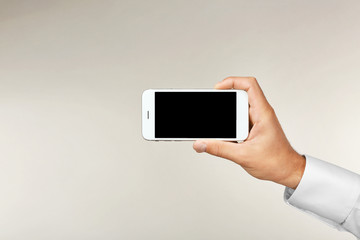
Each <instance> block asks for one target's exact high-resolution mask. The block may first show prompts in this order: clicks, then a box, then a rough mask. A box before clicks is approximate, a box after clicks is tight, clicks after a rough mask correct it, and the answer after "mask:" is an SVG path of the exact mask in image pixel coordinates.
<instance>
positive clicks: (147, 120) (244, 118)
mask: <svg viewBox="0 0 360 240" xmlns="http://www.w3.org/2000/svg"><path fill="white" fill-rule="evenodd" d="M155 92H236V101H237V102H236V106H237V107H236V119H237V121H236V138H208V139H212V140H223V141H243V140H245V139H246V138H247V137H248V133H249V104H248V95H247V92H246V91H244V90H237V89H227V90H218V89H147V90H145V91H144V92H143V94H142V136H143V138H144V139H145V140H149V141H193V140H197V139H205V138H155Z"/></svg>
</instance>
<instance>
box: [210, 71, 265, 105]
mask: <svg viewBox="0 0 360 240" xmlns="http://www.w3.org/2000/svg"><path fill="white" fill-rule="evenodd" d="M215 88H216V89H232V88H234V89H240V90H245V91H246V92H247V93H248V97H249V105H250V107H254V108H261V109H265V108H267V107H269V106H270V104H269V103H268V101H267V100H266V98H265V95H264V93H263V91H262V90H261V87H260V85H259V83H258V82H257V80H256V78H254V77H228V78H225V79H224V80H222V81H221V82H219V83H217V84H216V85H215Z"/></svg>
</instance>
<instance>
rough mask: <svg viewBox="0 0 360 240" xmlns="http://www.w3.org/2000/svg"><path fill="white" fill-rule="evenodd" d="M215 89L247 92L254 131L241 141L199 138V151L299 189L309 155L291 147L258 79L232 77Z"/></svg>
mask: <svg viewBox="0 0 360 240" xmlns="http://www.w3.org/2000/svg"><path fill="white" fill-rule="evenodd" d="M215 88H216V89H241V90H245V91H247V93H248V97H249V105H250V108H249V115H250V124H251V130H250V133H249V136H248V138H247V139H246V140H245V141H244V142H241V143H237V142H226V141H218V140H197V141H195V142H194V144H193V148H194V149H195V151H197V152H198V153H201V152H207V153H209V154H211V155H214V156H218V157H221V158H225V159H228V160H231V161H233V162H235V163H237V164H239V165H240V166H241V167H243V168H244V169H245V171H246V172H248V173H249V174H250V175H251V176H253V177H255V178H258V179H261V180H269V181H273V182H275V183H278V184H282V185H284V186H287V187H289V188H292V189H296V187H297V186H298V184H299V182H300V180H301V178H302V175H303V173H304V169H305V162H306V161H305V157H304V156H302V155H300V154H299V153H297V152H296V151H295V150H294V149H293V148H292V147H291V145H290V143H289V141H288V140H287V138H286V136H285V134H284V131H283V130H282V128H281V125H280V123H279V120H278V119H277V117H276V114H275V111H274V109H273V108H272V107H271V105H270V104H269V102H268V101H267V100H266V98H265V95H264V93H263V91H262V90H261V88H260V85H259V84H258V82H257V80H256V79H255V78H254V77H228V78H226V79H224V80H222V81H221V82H219V83H217V84H216V85H215Z"/></svg>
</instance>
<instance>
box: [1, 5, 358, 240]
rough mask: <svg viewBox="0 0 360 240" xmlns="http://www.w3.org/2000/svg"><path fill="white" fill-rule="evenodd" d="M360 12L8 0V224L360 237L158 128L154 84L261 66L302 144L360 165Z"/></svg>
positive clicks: (52, 234)
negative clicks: (146, 123)
mask: <svg viewBox="0 0 360 240" xmlns="http://www.w3.org/2000/svg"><path fill="white" fill-rule="evenodd" d="M359 12H360V2H359V1H358V0H350V1H340V0H337V1H328V0H318V1H291V0H290V1H289V0H274V1H266V0H262V1H259V0H252V1H244V0H192V1H187V0H182V1H181V0H176V1H165V0H162V1H160V0H153V1H145V0H142V1H138V0H129V1H125V0H120V1H115V0H114V1H109V0H102V1H100V0H99V1H93V0H88V1H85V0H83V1H80V0H68V1H45V0H29V1H26V0H23V1H21V0H0V239H4V240H7V239H11V240H17V239H27V240H32V239H34V240H35V239H36V240H41V239H126V240H133V239H154V240H155V239H156V240H161V239H166V240H167V239H174V240H176V239H206V240H212V239H214V240H215V239H279V240H282V239H284V240H285V239H327V240H332V239H334V240H335V239H354V237H352V236H351V235H350V234H348V233H342V232H338V231H337V230H335V229H333V228H330V227H329V226H327V225H326V224H324V223H322V222H320V221H319V220H317V219H315V218H313V217H311V216H309V215H306V214H305V213H303V212H300V211H298V210H297V209H295V208H293V207H291V206H288V205H287V204H285V203H284V201H283V190H284V187H282V186H280V185H276V184H274V183H271V182H263V181H260V180H257V179H254V178H252V177H250V176H249V175H248V174H247V173H246V172H244V170H243V169H242V168H241V167H239V166H238V165H236V164H234V163H232V162H230V161H227V160H223V159H219V158H216V157H213V156H209V155H206V154H197V153H196V152H195V151H193V149H192V142H176V143H175V142H171V143H167V142H148V141H145V140H144V139H143V138H142V136H141V94H142V91H143V90H145V89H148V88H212V87H213V86H214V84H215V83H216V82H218V81H220V80H222V79H223V78H225V77H227V76H230V75H235V76H236V75H237V76H255V77H257V79H258V80H259V82H260V84H261V86H262V88H263V90H264V93H265V95H266V96H267V98H268V100H269V102H270V103H271V104H272V106H273V107H274V108H275V111H276V113H277V115H278V118H279V120H280V122H281V124H282V126H283V129H284V131H285V133H286V135H287V137H288V138H289V141H290V142H291V144H292V145H293V146H294V148H295V149H296V150H297V151H298V152H300V153H306V154H309V155H312V156H315V157H318V158H320V159H323V160H326V161H329V162H332V163H335V164H338V165H340V166H342V167H345V168H348V169H351V170H353V171H355V172H359V173H360V162H359V161H360V158H359V151H358V150H359V140H358V138H359V135H360V124H359V123H360V108H359V106H358V105H359V102H360V94H359V92H360V68H359V58H360V48H359V43H360V28H359V25H360V15H359ZM194 104H206V103H194ZM194 121H195V122H194V124H199V125H201V124H202V123H201V122H196V120H194Z"/></svg>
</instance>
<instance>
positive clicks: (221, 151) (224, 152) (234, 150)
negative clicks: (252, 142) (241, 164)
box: [193, 140, 241, 161]
mask: <svg viewBox="0 0 360 240" xmlns="http://www.w3.org/2000/svg"><path fill="white" fill-rule="evenodd" d="M193 148H194V150H195V151H196V152H198V153H201V152H207V153H209V154H211V155H214V156H218V157H221V158H226V159H229V160H232V161H234V160H235V159H236V158H237V157H239V153H240V152H241V150H240V149H239V148H241V144H238V143H233V142H225V141H218V140H197V141H195V142H194V144H193Z"/></svg>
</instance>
